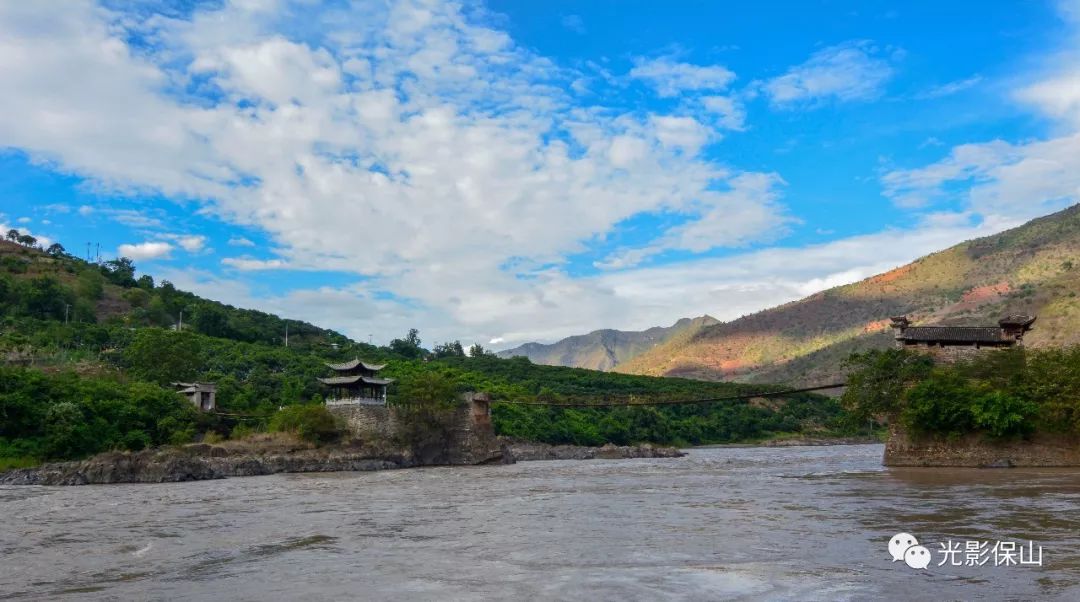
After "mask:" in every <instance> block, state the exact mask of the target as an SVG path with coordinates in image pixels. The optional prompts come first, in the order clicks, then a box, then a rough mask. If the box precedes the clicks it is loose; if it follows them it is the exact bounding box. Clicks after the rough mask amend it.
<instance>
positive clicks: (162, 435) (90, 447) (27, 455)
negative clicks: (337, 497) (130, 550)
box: [0, 241, 841, 467]
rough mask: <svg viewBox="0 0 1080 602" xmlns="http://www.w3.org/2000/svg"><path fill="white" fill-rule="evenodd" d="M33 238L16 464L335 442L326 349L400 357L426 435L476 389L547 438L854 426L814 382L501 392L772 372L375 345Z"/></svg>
mask: <svg viewBox="0 0 1080 602" xmlns="http://www.w3.org/2000/svg"><path fill="white" fill-rule="evenodd" d="M23 243H24V244H22V245H19V244H13V243H7V242H0V354H2V360H3V361H2V365H0V466H2V467H14V466H21V465H26V464H28V463H33V462H37V461H41V460H52V459H72V458H80V457H84V456H86V455H90V454H93V453H96V452H100V451H106V450H111V449H129V450H137V449H141V448H144V447H147V446H154V445H163V444H169V443H184V442H188V441H192V440H197V439H199V438H201V437H205V436H210V437H211V438H218V437H226V436H229V435H230V434H231V433H237V434H239V433H247V432H252V431H257V430H281V431H290V432H295V433H297V434H298V435H299V436H301V437H303V438H305V439H308V440H311V441H315V442H326V441H330V440H333V439H334V438H335V437H336V436H337V426H336V425H335V424H334V423H333V421H332V420H329V419H328V417H329V414H328V413H327V412H326V411H325V410H324V409H323V407H322V405H321V401H322V397H321V395H322V394H323V391H322V390H321V388H320V385H319V384H318V382H317V381H316V377H318V376H324V375H326V373H327V369H326V367H325V365H324V364H325V362H328V361H330V362H340V361H344V360H347V359H351V358H353V357H361V358H364V359H366V360H369V361H376V362H387V363H388V364H389V365H388V367H387V368H386V369H385V371H384V374H385V375H386V376H389V377H391V378H395V379H397V381H398V383H397V384H396V385H395V386H394V387H393V388H392V389H391V402H392V403H394V404H396V405H397V406H398V407H399V408H401V411H404V412H412V413H414V414H416V416H415V418H416V423H417V425H418V427H417V428H418V432H417V433H415V435H416V436H415V437H413V441H412V444H414V445H415V446H419V447H424V446H428V447H430V446H431V445H434V443H433V442H432V441H430V440H429V439H432V438H435V439H437V438H438V437H437V435H438V429H437V428H436V427H437V423H438V418H439V415H440V412H444V411H445V410H446V408H445V407H444V406H445V405H446V404H449V403H452V401H450V400H451V398H452V397H455V396H456V394H457V393H460V392H464V391H468V390H476V391H486V392H489V393H491V394H492V396H493V397H494V399H495V400H496V401H497V403H495V405H494V408H493V420H494V424H495V427H496V429H497V431H498V432H499V433H500V434H506V435H511V436H515V437H521V438H526V439H531V440H536V441H543V442H549V443H576V444H587V445H599V444H603V443H607V442H612V443H619V444H623V443H637V442H654V443H666V444H672V443H674V444H699V443H721V442H733V441H741V440H749V439H760V438H763V437H766V436H769V435H772V434H779V433H800V432H812V433H813V434H823V433H829V432H831V431H833V430H836V429H838V428H840V427H841V421H840V420H839V418H840V414H841V410H840V408H839V406H838V405H837V404H836V403H835V402H834V401H831V400H829V399H827V398H824V397H820V396H813V395H802V396H798V397H797V398H795V399H793V400H791V401H789V402H787V403H780V402H773V401H770V402H768V403H720V404H701V405H686V406H676V407H662V408H657V407H632V408H615V409H598V408H585V409H568V408H550V407H538V406H520V405H513V404H509V403H498V400H503V401H513V400H533V401H535V400H546V401H556V402H557V401H572V400H576V399H581V398H586V397H587V398H590V399H596V398H604V397H615V398H621V399H628V398H630V397H631V396H634V398H636V399H643V398H678V399H689V398H706V397H723V396H729V395H733V394H739V393H746V392H749V391H757V390H760V386H759V385H755V386H748V385H736V384H730V383H706V382H700V381H692V380H684V379H662V378H652V377H643V376H631V375H623V374H610V373H603V372H594V371H589V370H581V369H571V368H559V367H550V366H538V365H534V364H532V363H530V362H529V361H528V360H526V359H524V358H515V359H510V360H504V359H499V358H497V357H494V356H492V355H491V354H489V353H486V352H485V351H484V350H483V349H482V348H480V346H478V345H477V346H474V347H473V348H472V349H471V350H470V352H471V353H470V356H467V355H466V353H465V350H464V348H463V347H462V345H461V344H460V343H458V342H456V341H454V342H447V343H442V344H439V345H435V346H433V349H432V350H431V351H429V350H427V349H425V348H424V347H423V346H422V345H421V340H420V336H419V333H418V332H417V331H415V330H413V331H411V332H409V333H408V334H407V335H406V336H404V337H402V338H401V339H395V340H394V341H392V342H391V343H390V344H389V345H388V346H385V347H376V346H372V345H367V344H363V343H358V342H355V341H352V340H350V339H348V338H347V337H345V336H343V335H341V334H339V333H336V332H333V331H330V330H325V329H321V328H317V327H315V326H312V325H310V324H306V323H304V322H299V321H293V320H289V321H287V322H286V321H285V320H283V319H281V318H279V317H277V316H273V315H270V314H266V313H263V312H258V311H252V310H244V309H237V308H234V307H231V306H228V305H224V304H221V303H217V302H214V301H209V300H206V299H202V298H200V297H198V296H196V295H193V294H191V293H187V292H183V291H180V290H177V289H176V288H175V287H174V286H172V284H170V283H168V282H166V281H163V282H160V283H155V282H154V281H153V279H151V278H150V277H149V276H139V275H137V274H136V271H135V266H134V264H133V263H132V262H131V261H130V260H127V259H119V260H115V261H110V262H105V263H103V264H101V265H98V264H96V263H91V262H86V261H83V260H81V259H78V258H76V257H72V256H71V255H69V254H67V253H66V252H65V251H64V250H63V248H62V247H60V246H59V245H54V246H53V247H50V249H49V250H48V251H41V250H35V249H33V248H30V247H29V246H26V243H27V241H23ZM181 320H182V323H183V329H182V330H180V329H179V326H180V324H181ZM286 325H287V327H288V331H289V344H288V347H286V346H285V345H284V334H285V329H286ZM191 380H200V381H212V382H215V383H217V386H218V394H217V401H218V409H219V413H217V414H199V413H197V412H195V411H194V410H193V409H192V408H191V407H190V406H189V405H188V404H187V402H186V401H185V400H184V399H183V398H182V397H181V396H180V395H179V394H178V393H176V392H174V391H173V388H172V386H171V383H173V382H176V381H191ZM450 392H453V393H454V395H450ZM281 408H284V409H283V410H282V409H281ZM424 425H427V426H428V427H431V428H426V427H424ZM432 425H435V426H432Z"/></svg>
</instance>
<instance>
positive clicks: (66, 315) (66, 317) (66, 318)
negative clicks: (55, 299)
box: [64, 303, 71, 326]
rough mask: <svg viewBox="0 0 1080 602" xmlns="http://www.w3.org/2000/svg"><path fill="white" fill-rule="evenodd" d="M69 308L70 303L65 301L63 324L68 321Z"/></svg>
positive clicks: (65, 324)
mask: <svg viewBox="0 0 1080 602" xmlns="http://www.w3.org/2000/svg"><path fill="white" fill-rule="evenodd" d="M69 309H71V304H70V303H65V304H64V326H67V323H68V310H69Z"/></svg>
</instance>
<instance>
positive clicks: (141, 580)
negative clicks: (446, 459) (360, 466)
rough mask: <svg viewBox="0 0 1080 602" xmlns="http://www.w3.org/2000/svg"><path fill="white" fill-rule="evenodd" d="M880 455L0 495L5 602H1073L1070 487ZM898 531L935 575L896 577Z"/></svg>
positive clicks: (821, 453)
mask: <svg viewBox="0 0 1080 602" xmlns="http://www.w3.org/2000/svg"><path fill="white" fill-rule="evenodd" d="M881 454H882V448H881V446H880V445H853V446H833V447H798V448H773V449H770V448H722V449H695V450H691V451H690V453H689V455H688V456H687V457H685V458H680V459H674V460H672V459H656V460H592V461H553V462H523V463H519V464H516V465H512V466H478V467H463V468H430V469H412V470H396V471H385V472H370V473H332V474H291V475H274V476H266V477H251V478H236V479H227V480H220V481H205V482H193V483H177V484H164V485H106V486H86V487H0V517H2V524H0V550H2V552H3V559H2V564H0V599H42V598H48V599H71V600H75V599H78V600H84V599H90V600H97V599H102V600H107V599H122V600H129V599H130V600H156V599H168V600H259V601H262V602H268V601H271V600H299V599H304V600H349V599H355V600H380V599H386V600H530V599H531V600H654V599H673V600H720V599H750V600H758V599H760V600H773V599H790V600H849V599H850V600H867V599H896V600H920V601H926V600H949V599H979V598H985V599H989V600H997V599H1005V598H1008V599H1041V600H1042V599H1061V600H1078V599H1080V512H1078V509H1080V470H1065V469H1005V470H978V469H886V468H883V467H882V466H881V465H880V463H881ZM897 532H907V533H911V534H913V535H915V536H916V537H917V538H918V539H919V540H920V541H921V542H923V543H924V544H926V547H927V548H928V549H930V550H931V552H932V553H933V555H934V556H933V563H932V564H931V565H930V567H929V568H927V569H926V570H916V569H912V568H910V567H908V566H907V565H906V564H905V562H903V561H899V562H893V561H892V559H891V557H890V555H889V551H888V549H887V546H888V542H889V540H890V538H891V537H892V536H893V535H894V534H896V533H897ZM1006 539H1008V540H1013V541H1017V542H1020V543H1021V544H1023V545H1026V544H1027V542H1028V541H1032V542H1033V545H1034V546H1036V547H1037V546H1042V548H1043V557H1042V566H1036V565H1030V564H1029V565H1024V566H1020V565H1018V564H1003V565H1000V566H994V565H993V564H994V560H992V559H989V558H988V559H989V561H988V562H986V563H985V564H983V565H982V566H964V565H961V566H952V562H955V561H956V557H955V556H954V557H952V560H951V561H950V562H948V563H946V564H945V565H944V566H937V564H938V562H939V560H941V559H943V558H944V556H943V555H941V553H940V552H938V551H937V550H938V549H939V548H940V546H941V544H942V543H944V542H947V541H954V542H957V545H967V544H966V543H960V542H966V541H967V540H972V541H980V540H981V541H988V542H991V543H992V542H994V541H997V540H1006ZM946 545H947V544H946ZM989 545H991V544H987V546H989ZM1032 549H1035V548H1032Z"/></svg>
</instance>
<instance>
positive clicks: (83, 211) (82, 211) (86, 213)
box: [79, 205, 94, 217]
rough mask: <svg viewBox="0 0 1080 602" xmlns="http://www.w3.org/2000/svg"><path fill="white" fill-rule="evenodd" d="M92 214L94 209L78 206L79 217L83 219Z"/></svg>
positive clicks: (88, 206) (87, 206)
mask: <svg viewBox="0 0 1080 602" xmlns="http://www.w3.org/2000/svg"><path fill="white" fill-rule="evenodd" d="M93 212H94V208H93V207H91V206H90V205H80V206H79V215H81V216H83V217H87V216H89V215H90V214H91V213H93Z"/></svg>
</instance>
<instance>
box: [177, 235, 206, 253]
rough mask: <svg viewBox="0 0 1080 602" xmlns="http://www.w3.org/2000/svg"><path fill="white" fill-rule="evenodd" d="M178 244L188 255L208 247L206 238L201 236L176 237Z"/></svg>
mask: <svg viewBox="0 0 1080 602" xmlns="http://www.w3.org/2000/svg"><path fill="white" fill-rule="evenodd" d="M174 240H176V244H178V245H180V247H181V248H182V249H184V250H185V251H187V252H188V253H196V252H198V251H201V250H203V248H204V247H205V246H206V237H205V236H203V235H201V234H188V235H180V236H175V237H174Z"/></svg>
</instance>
